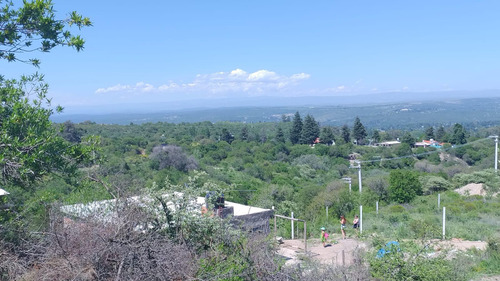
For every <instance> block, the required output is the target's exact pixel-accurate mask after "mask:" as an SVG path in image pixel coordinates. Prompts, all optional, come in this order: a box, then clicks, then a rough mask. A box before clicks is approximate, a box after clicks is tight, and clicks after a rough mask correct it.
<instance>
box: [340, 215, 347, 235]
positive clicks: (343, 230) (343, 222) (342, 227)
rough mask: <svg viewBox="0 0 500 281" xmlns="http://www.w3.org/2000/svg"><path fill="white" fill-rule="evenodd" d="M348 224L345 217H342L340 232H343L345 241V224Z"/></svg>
mask: <svg viewBox="0 0 500 281" xmlns="http://www.w3.org/2000/svg"><path fill="white" fill-rule="evenodd" d="M346 223H347V220H346V219H345V217H344V215H341V216H340V231H341V232H342V239H345V224H346Z"/></svg>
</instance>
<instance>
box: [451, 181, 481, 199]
mask: <svg viewBox="0 0 500 281" xmlns="http://www.w3.org/2000/svg"><path fill="white" fill-rule="evenodd" d="M455 192H458V193H459V194H460V195H481V196H484V195H486V190H484V188H483V184H482V183H469V184H467V185H464V186H462V187H460V188H457V189H455Z"/></svg>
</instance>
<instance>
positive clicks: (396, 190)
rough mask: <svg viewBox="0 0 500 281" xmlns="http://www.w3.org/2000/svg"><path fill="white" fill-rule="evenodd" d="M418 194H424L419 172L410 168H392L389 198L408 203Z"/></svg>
mask: <svg viewBox="0 0 500 281" xmlns="http://www.w3.org/2000/svg"><path fill="white" fill-rule="evenodd" d="M417 195H422V184H421V183H420V181H419V178H418V174H417V173H416V172H414V171H410V170H392V171H391V174H390V176H389V199H390V200H391V201H394V202H398V203H407V202H410V201H411V200H413V198H415V197H416V196H417Z"/></svg>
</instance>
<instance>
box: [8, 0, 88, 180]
mask: <svg viewBox="0 0 500 281" xmlns="http://www.w3.org/2000/svg"><path fill="white" fill-rule="evenodd" d="M0 3H2V1H0ZM72 25H76V26H78V27H79V28H81V27H83V26H90V25H91V22H90V20H89V19H88V18H84V17H82V16H81V15H79V14H77V13H76V12H73V13H71V15H70V18H69V19H64V20H57V19H56V17H55V14H54V9H53V6H52V2H51V1H50V0H37V1H24V2H23V5H22V7H20V8H17V9H16V8H15V7H14V4H13V2H11V1H8V2H6V5H5V6H3V7H2V8H1V9H0V59H6V60H7V61H9V62H16V61H20V62H30V63H32V64H33V65H35V66H38V65H39V63H40V61H39V60H38V59H36V58H30V59H25V58H20V57H18V56H17V55H18V54H25V53H32V52H34V51H42V52H49V51H50V50H52V49H53V48H54V47H56V46H61V45H67V46H72V47H74V48H75V49H76V50H77V51H80V50H82V49H83V45H84V40H83V39H82V38H81V37H80V36H74V35H72V34H71V33H70V32H69V31H68V30H66V29H67V28H68V27H70V26H72ZM47 91H48V85H47V84H46V83H45V82H44V81H43V76H42V75H38V74H35V75H31V76H23V77H21V79H19V80H6V79H4V78H3V77H2V76H0V103H1V104H2V106H1V107H0V146H1V148H2V149H0V170H1V171H2V172H1V179H2V181H3V183H4V184H7V183H11V184H16V185H23V186H25V187H26V186H28V185H29V184H31V183H33V182H34V181H37V180H39V179H41V178H42V177H43V176H44V175H47V174H49V173H52V172H64V173H72V172H74V171H75V170H76V168H77V165H78V164H79V163H80V162H81V161H83V160H85V159H87V158H88V154H87V152H88V151H86V149H87V148H86V147H84V146H80V145H70V144H68V143H67V142H66V141H65V140H64V139H63V138H62V137H61V136H60V135H58V134H57V132H56V131H55V129H54V127H53V126H52V123H51V122H50V120H49V117H50V116H51V115H52V114H53V113H54V110H55V111H57V112H60V111H62V107H60V106H58V107H57V108H55V109H53V108H52V107H51V104H50V99H49V98H48V97H47Z"/></svg>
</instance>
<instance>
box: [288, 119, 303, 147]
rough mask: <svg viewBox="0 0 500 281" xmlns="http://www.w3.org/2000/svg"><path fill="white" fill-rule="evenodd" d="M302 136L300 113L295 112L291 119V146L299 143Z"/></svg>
mask: <svg viewBox="0 0 500 281" xmlns="http://www.w3.org/2000/svg"><path fill="white" fill-rule="evenodd" d="M301 135H302V118H301V117H300V113H299V112H298V111H297V112H296V113H295V115H294V117H293V122H292V129H291V131H290V141H291V142H292V144H297V143H299V142H300V137H301Z"/></svg>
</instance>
